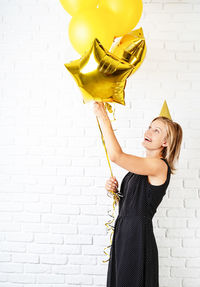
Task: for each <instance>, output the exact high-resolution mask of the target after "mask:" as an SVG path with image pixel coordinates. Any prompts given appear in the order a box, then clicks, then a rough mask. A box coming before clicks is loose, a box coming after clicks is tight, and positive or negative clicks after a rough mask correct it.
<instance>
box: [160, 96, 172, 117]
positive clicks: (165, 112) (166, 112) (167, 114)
mask: <svg viewBox="0 0 200 287" xmlns="http://www.w3.org/2000/svg"><path fill="white" fill-rule="evenodd" d="M159 116H163V117H166V118H168V119H170V120H172V118H171V115H170V112H169V109H168V106H167V102H166V100H165V101H164V104H163V106H162V109H161V111H160V115H159Z"/></svg>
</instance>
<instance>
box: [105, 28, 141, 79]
mask: <svg viewBox="0 0 200 287" xmlns="http://www.w3.org/2000/svg"><path fill="white" fill-rule="evenodd" d="M110 51H111V52H112V53H113V54H114V55H116V56H118V57H119V58H120V59H122V60H124V61H126V62H128V63H130V64H131V65H133V70H132V73H131V74H133V73H135V71H136V70H137V69H138V68H139V66H140V65H141V64H142V62H143V60H144V57H145V55H146V42H145V38H144V34H143V30H142V28H139V29H137V30H134V31H131V32H130V33H128V34H126V35H124V36H123V37H122V38H121V39H120V40H118V41H117V42H116V43H115V44H114V45H113V46H112V47H111V49H110Z"/></svg>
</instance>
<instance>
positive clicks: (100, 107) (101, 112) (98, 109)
mask: <svg viewBox="0 0 200 287" xmlns="http://www.w3.org/2000/svg"><path fill="white" fill-rule="evenodd" d="M93 107H94V113H95V115H96V116H97V117H98V118H101V119H105V118H106V119H107V118H108V114H107V112H106V109H105V106H104V103H103V102H94V106H93Z"/></svg>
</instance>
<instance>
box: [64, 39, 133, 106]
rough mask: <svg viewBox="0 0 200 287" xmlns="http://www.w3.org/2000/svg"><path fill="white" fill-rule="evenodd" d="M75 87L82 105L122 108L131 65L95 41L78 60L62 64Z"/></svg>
mask: <svg viewBox="0 0 200 287" xmlns="http://www.w3.org/2000/svg"><path fill="white" fill-rule="evenodd" d="M65 67H66V68H67V70H68V71H69V72H70V73H71V75H72V76H73V77H74V79H75V81H76V83H77V85H78V86H79V88H80V90H81V92H82V95H83V102H84V104H85V103H87V102H89V101H91V100H93V101H97V102H116V103H119V104H122V105H125V101H124V88H125V84H126V79H127V77H128V76H129V75H130V74H131V72H132V69H133V67H132V65H131V64H129V63H128V62H126V61H124V60H121V59H120V58H118V57H117V56H115V55H113V54H111V53H110V52H109V51H108V50H106V49H105V48H104V47H103V46H102V45H101V43H100V41H99V40H98V39H95V40H94V42H93V44H92V47H91V49H90V50H89V51H88V52H87V53H85V54H84V55H83V56H82V57H81V58H80V59H79V60H75V61H72V62H70V63H67V64H65Z"/></svg>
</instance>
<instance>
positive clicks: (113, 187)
mask: <svg viewBox="0 0 200 287" xmlns="http://www.w3.org/2000/svg"><path fill="white" fill-rule="evenodd" d="M105 188H106V190H107V191H113V192H117V188H118V181H117V179H116V177H115V176H111V177H110V178H109V179H108V180H106V184H105Z"/></svg>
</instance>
